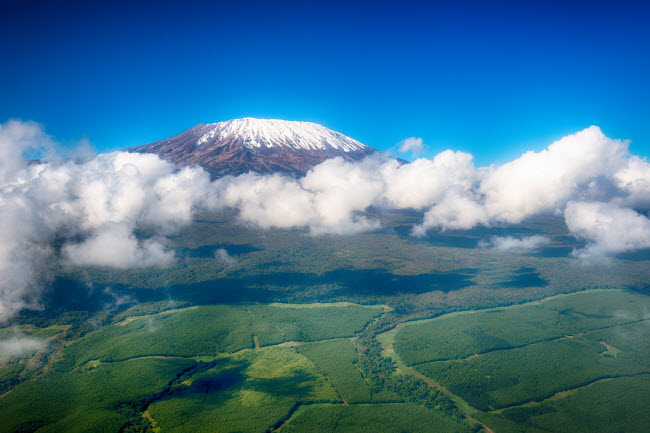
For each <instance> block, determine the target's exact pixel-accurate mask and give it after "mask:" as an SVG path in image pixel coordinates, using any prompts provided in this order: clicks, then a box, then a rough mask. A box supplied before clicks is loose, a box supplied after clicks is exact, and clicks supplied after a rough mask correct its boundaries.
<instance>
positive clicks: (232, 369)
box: [178, 359, 250, 395]
mask: <svg viewBox="0 0 650 433" xmlns="http://www.w3.org/2000/svg"><path fill="white" fill-rule="evenodd" d="M249 366H250V363H248V362H245V361H243V360H237V361H235V360H231V359H226V360H223V359H222V360H219V361H218V363H217V365H216V366H215V367H213V368H212V369H210V370H208V371H207V372H203V373H200V374H198V375H196V377H190V380H191V381H192V383H191V385H190V386H188V387H187V388H184V389H183V388H181V390H180V391H179V392H178V394H183V395H185V394H209V393H214V392H220V391H226V390H229V389H231V388H235V387H237V388H239V386H240V385H241V384H242V383H243V382H244V380H245V379H246V373H245V371H246V369H247V368H248V367H249ZM238 385H239V386H238Z"/></svg>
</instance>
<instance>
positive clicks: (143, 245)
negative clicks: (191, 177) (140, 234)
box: [62, 224, 174, 269]
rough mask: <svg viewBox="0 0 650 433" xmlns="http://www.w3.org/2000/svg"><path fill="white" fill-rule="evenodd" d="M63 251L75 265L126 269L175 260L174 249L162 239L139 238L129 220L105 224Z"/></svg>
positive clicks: (67, 259) (69, 261)
mask: <svg viewBox="0 0 650 433" xmlns="http://www.w3.org/2000/svg"><path fill="white" fill-rule="evenodd" d="M62 254H63V257H64V258H65V259H66V261H67V263H69V264H71V265H75V266H111V267H115V268H122V269H125V268H133V267H146V266H167V265H169V264H171V263H172V262H173V261H174V252H173V251H171V250H169V249H167V248H165V246H164V245H163V243H162V242H161V240H160V239H145V240H143V241H139V240H138V239H136V237H135V235H134V234H133V232H132V229H131V228H130V227H129V226H127V225H125V224H112V225H107V226H105V227H101V228H100V229H98V230H97V231H95V232H94V233H93V234H92V235H91V236H90V237H89V238H87V239H86V240H84V241H83V242H81V243H68V244H66V245H64V246H63V249H62Z"/></svg>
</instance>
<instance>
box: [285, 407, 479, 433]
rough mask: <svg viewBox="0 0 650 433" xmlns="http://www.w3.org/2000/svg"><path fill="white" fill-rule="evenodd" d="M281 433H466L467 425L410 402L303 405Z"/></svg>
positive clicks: (468, 426)
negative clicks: (302, 408) (301, 409)
mask: <svg viewBox="0 0 650 433" xmlns="http://www.w3.org/2000/svg"><path fill="white" fill-rule="evenodd" d="M280 431H281V432H282V433H307V432H328V433H352V432H354V433H375V432H382V433H403V432H410V433H419V432H422V433H425V432H426V433H432V432H440V433H443V432H445V433H446V432H456V433H465V432H467V433H469V432H471V431H472V429H471V427H470V424H469V423H467V422H465V421H461V420H457V419H455V418H452V417H449V416H447V415H445V414H443V413H441V412H437V411H433V410H430V409H426V408H424V407H422V406H418V405H415V404H411V403H398V404H362V405H351V406H343V405H315V406H313V407H310V406H305V407H304V410H303V411H301V412H300V413H298V414H296V415H295V416H294V417H293V418H292V419H291V420H290V421H289V422H288V423H287V424H285V425H284V426H283V427H282V428H281V429H280Z"/></svg>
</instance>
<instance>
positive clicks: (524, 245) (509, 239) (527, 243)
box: [479, 235, 551, 250]
mask: <svg viewBox="0 0 650 433" xmlns="http://www.w3.org/2000/svg"><path fill="white" fill-rule="evenodd" d="M550 242H551V238H549V237H548V236H543V235H533V236H525V237H522V238H515V237H513V236H494V237H492V238H490V240H488V241H481V242H479V247H480V248H495V249H497V250H534V249H536V248H539V247H541V246H542V245H547V244H549V243H550Z"/></svg>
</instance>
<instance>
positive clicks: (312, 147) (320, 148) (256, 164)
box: [129, 117, 376, 176]
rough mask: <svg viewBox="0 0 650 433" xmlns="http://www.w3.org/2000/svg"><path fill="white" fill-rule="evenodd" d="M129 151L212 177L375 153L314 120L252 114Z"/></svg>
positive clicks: (295, 168)
mask: <svg viewBox="0 0 650 433" xmlns="http://www.w3.org/2000/svg"><path fill="white" fill-rule="evenodd" d="M129 150H130V151H132V152H142V153H156V154H158V155H159V156H160V157H161V158H163V159H165V160H167V161H170V162H173V163H175V164H177V165H179V166H185V165H200V166H202V167H203V168H205V169H206V170H208V171H209V172H210V173H211V174H212V175H213V176H222V175H226V174H240V173H245V172H247V171H256V172H259V173H270V172H285V173H293V174H304V173H306V172H307V171H308V170H309V169H310V168H312V167H313V166H315V165H318V164H320V163H321V162H323V161H325V160H326V159H329V158H334V157H337V156H340V157H342V158H344V159H346V160H349V161H356V160H360V159H363V158H364V157H366V156H367V155H370V154H373V153H375V152H376V150H375V149H373V148H372V147H369V146H366V145H364V144H361V143H359V142H358V141H356V140H354V139H352V138H350V137H347V136H345V135H343V134H341V133H338V132H335V131H332V130H330V129H327V128H325V127H324V126H321V125H318V124H316V123H311V122H295V121H288V120H276V119H254V118H250V117H246V118H243V119H234V120H228V121H226V122H219V123H210V124H198V125H196V126H195V127H193V128H190V129H188V130H187V131H185V132H182V133H181V134H179V135H176V136H174V137H171V138H168V139H165V140H161V141H156V142H155V143H151V144H146V145H144V146H138V147H134V148H131V149H129Z"/></svg>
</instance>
